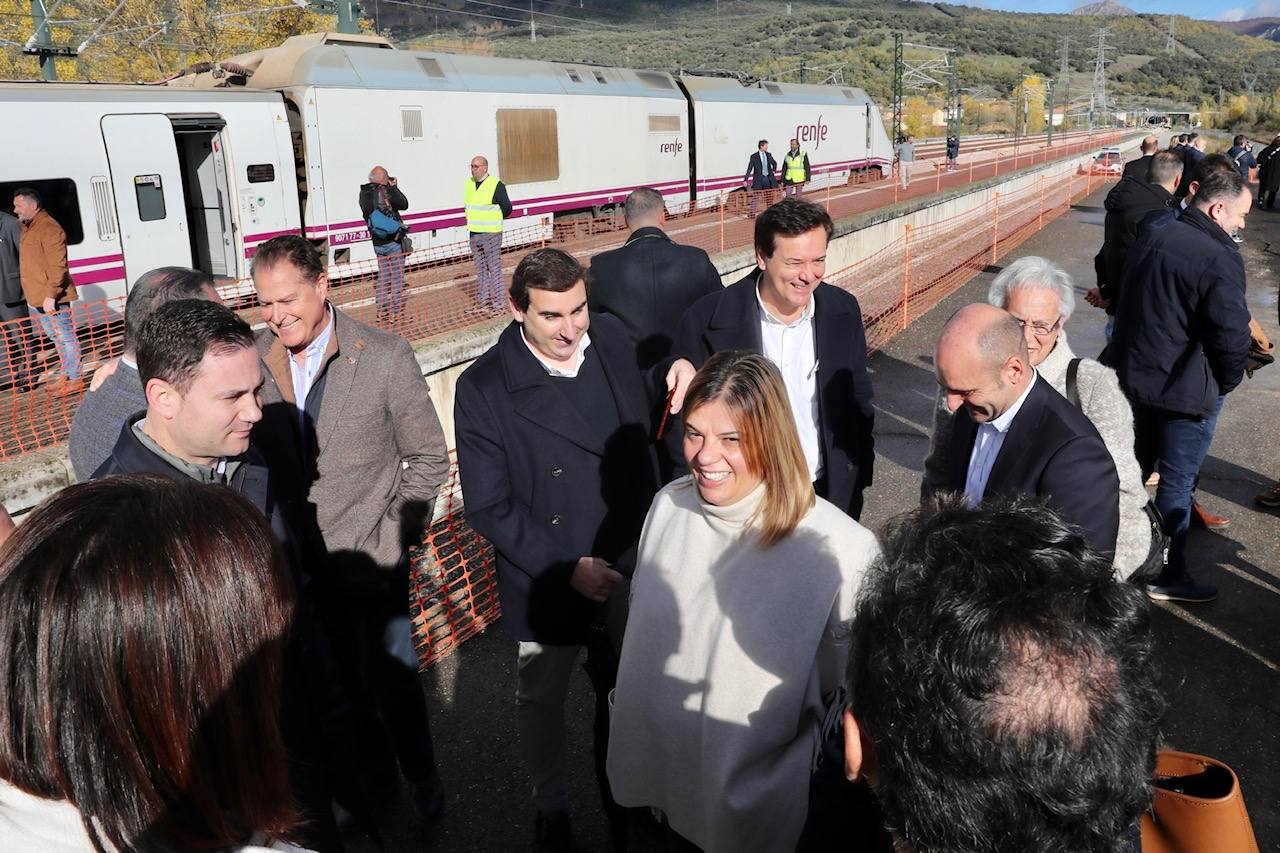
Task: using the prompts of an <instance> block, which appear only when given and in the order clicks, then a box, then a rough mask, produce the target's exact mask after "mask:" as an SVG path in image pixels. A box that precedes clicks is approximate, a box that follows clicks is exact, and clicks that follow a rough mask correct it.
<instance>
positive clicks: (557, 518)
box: [551, 515, 560, 524]
mask: <svg viewBox="0 0 1280 853" xmlns="http://www.w3.org/2000/svg"><path fill="white" fill-rule="evenodd" d="M551 523H552V524H559V523H560V516H558V515H553V516H551Z"/></svg>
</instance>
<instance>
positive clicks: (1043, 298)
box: [921, 256, 1161, 578]
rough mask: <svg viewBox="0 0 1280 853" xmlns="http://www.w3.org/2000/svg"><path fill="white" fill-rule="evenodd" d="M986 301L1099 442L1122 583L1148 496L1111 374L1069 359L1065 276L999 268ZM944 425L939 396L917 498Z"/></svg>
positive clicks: (1138, 557)
mask: <svg viewBox="0 0 1280 853" xmlns="http://www.w3.org/2000/svg"><path fill="white" fill-rule="evenodd" d="M987 302H988V303H990V304H991V305H993V306H995V307H997V308H1003V309H1005V310H1006V311H1008V312H1009V313H1010V314H1012V315H1013V316H1014V318H1015V319H1016V320H1017V321H1018V322H1019V323H1020V324H1021V325H1022V332H1023V335H1024V337H1025V338H1026V341H1027V353H1028V355H1029V356H1030V359H1031V364H1032V366H1033V367H1035V369H1036V372H1037V373H1039V375H1040V376H1041V377H1042V378H1043V379H1044V380H1045V381H1046V382H1048V383H1049V384H1050V385H1051V386H1053V388H1054V390H1056V391H1057V392H1058V393H1060V394H1062V395H1063V396H1064V397H1066V398H1067V399H1068V400H1071V402H1073V403H1075V404H1076V405H1077V406H1079V407H1080V409H1081V411H1082V412H1083V413H1084V415H1085V416H1086V417H1087V418H1088V419H1089V420H1090V421H1092V422H1093V425H1094V427H1095V428H1097V430H1098V433H1099V434H1100V435H1101V436H1102V440H1103V442H1104V443H1105V444H1106V446H1107V450H1108V451H1109V452H1110V453H1111V458H1112V460H1113V461H1114V462H1115V466H1116V473H1117V475H1118V476H1119V477H1120V530H1119V533H1118V536H1117V538H1116V551H1115V559H1114V565H1115V569H1116V573H1117V574H1118V575H1119V576H1120V577H1122V578H1127V577H1129V576H1130V575H1132V574H1133V573H1134V571H1135V570H1137V569H1138V568H1139V567H1141V566H1142V565H1143V564H1144V563H1145V562H1146V560H1147V557H1148V555H1149V554H1150V553H1151V549H1152V548H1153V547H1160V545H1161V543H1160V542H1159V541H1154V542H1153V528H1152V524H1151V519H1150V518H1149V517H1148V515H1147V512H1146V506H1147V503H1148V500H1149V498H1148V495H1147V491H1146V489H1145V488H1144V487H1143V484H1142V476H1141V472H1140V470H1139V468H1138V461H1137V459H1136V458H1135V457H1134V454H1133V434H1134V433H1133V410H1132V409H1131V408H1130V406H1129V401H1128V400H1127V399H1126V398H1125V396H1124V392H1122V391H1121V390H1120V383H1119V381H1118V380H1117V379H1116V374H1115V371H1113V370H1111V368H1109V367H1105V366H1104V365H1102V364H1099V363H1098V362H1097V361H1094V360H1093V359H1091V358H1077V356H1076V355H1075V353H1073V352H1072V351H1071V346H1070V344H1068V343H1067V334H1066V331H1065V330H1064V328H1063V327H1064V326H1065V324H1066V322H1067V320H1068V319H1069V318H1070V317H1071V314H1072V312H1073V311H1074V310H1075V305H1076V297H1075V291H1074V289H1073V287H1072V283H1071V277H1070V276H1069V275H1067V273H1066V271H1065V270H1063V269H1062V267H1060V266H1058V265H1057V264H1055V263H1053V262H1052V261H1050V260H1047V259H1045V258H1040V257H1034V256H1029V257H1025V258H1019V259H1018V260H1016V261H1014V262H1013V263H1011V264H1009V265H1008V266H1007V267H1005V268H1004V270H1003V271H1001V273H1000V274H999V275H998V276H996V278H995V280H994V281H992V282H991V288H990V289H989V290H988V291H987ZM951 424H952V420H951V417H950V412H949V411H948V409H947V407H946V405H945V403H944V402H943V399H942V396H941V395H939V398H938V405H937V406H936V407H935V410H934V424H933V438H932V441H931V444H930V448H929V456H928V458H927V459H926V460H925V470H924V484H923V486H922V490H921V491H922V494H923V495H926V496H927V495H931V494H933V493H934V492H937V491H939V490H940V489H942V488H945V483H946V480H947V476H948V472H947V466H948V460H949V458H950V452H949V447H950V439H951Z"/></svg>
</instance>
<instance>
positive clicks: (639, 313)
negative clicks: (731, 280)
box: [587, 187, 721, 371]
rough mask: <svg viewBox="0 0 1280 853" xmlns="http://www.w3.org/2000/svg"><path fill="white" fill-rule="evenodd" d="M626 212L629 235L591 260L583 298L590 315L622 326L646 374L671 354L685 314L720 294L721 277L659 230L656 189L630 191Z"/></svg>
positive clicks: (699, 253) (698, 252) (698, 254)
mask: <svg viewBox="0 0 1280 853" xmlns="http://www.w3.org/2000/svg"><path fill="white" fill-rule="evenodd" d="M624 209H625V212H626V220H627V227H628V228H629V229H631V235H630V236H629V237H627V242H626V243H624V244H623V245H622V246H621V247H619V248H617V249H610V250H609V251H607V252H601V253H600V254H598V255H596V256H595V257H594V258H592V259H591V268H590V269H589V270H587V281H588V284H589V285H590V286H589V287H588V289H587V293H588V296H587V298H588V301H589V302H590V305H591V310H592V311H594V312H595V313H597V314H611V315H613V316H614V317H616V318H617V319H618V321H619V322H621V323H622V325H624V326H626V328H627V332H628V334H630V336H631V341H632V343H634V344H635V347H636V365H637V366H638V367H639V368H640V369H641V370H642V371H647V370H649V369H650V368H652V367H653V366H654V365H655V364H657V363H658V362H660V361H662V360H663V359H664V358H666V357H667V355H668V354H670V352H671V336H672V335H673V334H675V330H676V327H677V326H679V324H680V318H681V317H683V316H684V312H685V310H686V309H687V308H688V307H689V306H690V305H692V304H693V303H694V302H697V301H698V299H700V298H701V297H703V296H706V295H707V294H708V293H715V292H717V291H719V290H720V289H721V284H720V273H718V272H716V268H715V265H713V264H712V263H711V258H709V257H707V253H706V252H704V251H703V250H702V249H699V248H697V247H695V246H681V245H680V244H678V243H676V242H674V241H673V240H672V239H671V238H670V237H668V236H667V235H666V232H664V231H663V230H662V220H663V215H664V210H665V208H664V205H663V201H662V195H661V194H660V193H659V192H658V191H657V190H652V189H649V188H648V187H641V188H640V189H638V190H636V191H634V192H633V193H631V195H629V196H627V203H626V205H625V208H624Z"/></svg>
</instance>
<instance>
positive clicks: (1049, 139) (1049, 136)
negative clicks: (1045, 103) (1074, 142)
mask: <svg viewBox="0 0 1280 853" xmlns="http://www.w3.org/2000/svg"><path fill="white" fill-rule="evenodd" d="M1057 87H1058V81H1057V80H1050V81H1049V124H1048V126H1047V127H1045V141H1044V144H1045V145H1046V146H1048V147H1053V114H1054V111H1055V110H1056V109H1057V104H1056V103H1055V102H1054V97H1053V90H1054V89H1056V88H1057ZM1062 118H1063V120H1064V121H1065V120H1066V118H1067V111H1066V110H1063V111H1062Z"/></svg>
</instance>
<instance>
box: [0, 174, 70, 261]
mask: <svg viewBox="0 0 1280 853" xmlns="http://www.w3.org/2000/svg"><path fill="white" fill-rule="evenodd" d="M24 187H26V188H29V189H33V190H35V191H36V195H38V196H40V206H41V207H43V208H44V209H45V210H46V211H48V212H49V215H50V216H52V217H53V218H54V220H56V221H57V223H58V224H59V225H61V226H62V230H63V231H65V232H66V234H67V245H68V246H74V245H76V244H77V243H83V242H84V226H83V225H82V224H81V222H80V197H79V196H78V195H77V193H76V182H75V181H73V180H71V179H70V178H43V179H37V180H24V181H0V210H4V211H7V212H9V213H12V212H13V191H14V190H17V189H22V188H24Z"/></svg>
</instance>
